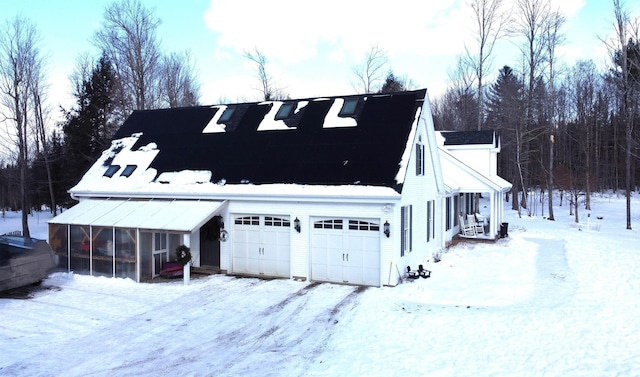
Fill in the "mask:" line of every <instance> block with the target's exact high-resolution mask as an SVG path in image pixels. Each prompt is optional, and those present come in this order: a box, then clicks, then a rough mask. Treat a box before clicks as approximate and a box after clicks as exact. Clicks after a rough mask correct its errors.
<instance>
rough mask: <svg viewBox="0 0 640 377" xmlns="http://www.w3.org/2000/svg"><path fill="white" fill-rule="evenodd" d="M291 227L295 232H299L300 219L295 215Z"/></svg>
mask: <svg viewBox="0 0 640 377" xmlns="http://www.w3.org/2000/svg"><path fill="white" fill-rule="evenodd" d="M293 228H294V229H295V230H296V232H298V233H300V219H298V218H297V217H296V219H295V220H293Z"/></svg>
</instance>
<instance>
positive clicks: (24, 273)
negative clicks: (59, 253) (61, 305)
mask: <svg viewBox="0 0 640 377" xmlns="http://www.w3.org/2000/svg"><path fill="white" fill-rule="evenodd" d="M54 267H55V262H54V256H53V250H51V247H50V246H49V244H48V243H47V242H46V241H43V240H39V239H36V238H28V237H22V236H15V235H3V236H0V292H1V291H6V290H9V289H14V288H18V287H23V286H26V285H30V284H34V283H38V282H40V281H42V280H43V279H44V278H46V277H47V276H48V275H49V273H50V272H51V271H52V270H53V268H54Z"/></svg>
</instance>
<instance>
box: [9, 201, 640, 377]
mask: <svg viewBox="0 0 640 377" xmlns="http://www.w3.org/2000/svg"><path fill="white" fill-rule="evenodd" d="M556 202H557V201H556ZM624 204H625V202H624V197H623V196H615V195H608V196H597V197H594V198H593V203H592V209H593V210H592V211H591V218H590V222H589V223H588V222H587V217H586V215H587V212H586V211H584V210H582V211H581V216H582V218H581V219H582V220H583V221H582V223H581V224H580V225H578V224H575V223H573V217H572V216H569V214H568V212H569V209H568V207H567V206H566V205H565V206H563V207H557V208H556V210H555V216H556V221H555V222H551V221H547V220H544V219H542V218H529V217H523V218H518V217H517V214H516V213H515V212H513V211H510V210H508V211H507V212H506V221H508V222H509V237H508V238H506V239H502V240H499V241H498V242H496V243H493V244H485V243H482V244H471V243H464V244H459V245H457V246H455V247H452V248H450V249H448V250H447V251H446V253H444V254H443V255H442V261H441V262H440V263H426V264H425V267H426V268H428V269H430V270H432V271H433V273H432V278H430V279H420V280H416V281H414V282H405V283H403V284H401V285H399V286H397V287H393V288H391V287H385V288H366V289H365V288H359V287H353V286H343V285H334V284H315V283H308V282H296V281H291V280H270V281H268V280H259V279H253V278H234V277H229V276H222V275H217V276H211V277H208V278H202V279H195V280H192V281H191V283H190V284H189V285H187V286H185V285H183V283H182V281H181V280H178V281H175V282H169V283H156V284H136V283H133V282H131V281H129V280H122V279H107V278H97V277H89V276H79V275H73V274H64V273H56V274H53V275H52V276H50V278H49V279H47V280H46V281H45V282H43V287H44V288H46V289H41V290H38V291H37V292H35V293H33V298H31V299H9V298H0V344H2V347H1V351H0V375H3V376H175V375H180V376H240V375H242V376H365V375H366V376H416V375H417V376H638V375H640V232H639V231H638V230H637V229H640V200H639V199H638V197H637V194H636V195H635V197H634V200H633V203H632V213H633V221H632V225H633V226H634V227H635V228H636V229H634V230H626V229H625V224H626V223H625V209H624V208H625V207H624ZM506 207H509V206H508V205H507V206H506ZM596 217H602V220H598V219H597V218H596ZM30 219H31V220H32V221H33V222H32V224H33V225H32V228H31V229H32V233H33V235H34V236H39V237H41V238H46V231H47V230H46V215H44V214H40V215H38V216H33V217H31V218H30ZM589 228H590V229H589ZM17 229H19V217H18V215H17V214H15V213H7V217H6V218H5V219H0V234H1V233H4V232H6V231H12V230H17Z"/></svg>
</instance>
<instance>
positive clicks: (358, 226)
mask: <svg viewBox="0 0 640 377" xmlns="http://www.w3.org/2000/svg"><path fill="white" fill-rule="evenodd" d="M349 230H370V231H374V232H377V231H379V230H380V225H378V224H375V223H370V222H367V221H358V220H349Z"/></svg>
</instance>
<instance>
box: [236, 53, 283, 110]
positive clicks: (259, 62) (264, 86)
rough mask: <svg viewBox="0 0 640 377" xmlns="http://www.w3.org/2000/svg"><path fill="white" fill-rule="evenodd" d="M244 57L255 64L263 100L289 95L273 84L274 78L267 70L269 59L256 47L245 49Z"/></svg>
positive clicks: (279, 98) (277, 98)
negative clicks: (251, 49)
mask: <svg viewBox="0 0 640 377" xmlns="http://www.w3.org/2000/svg"><path fill="white" fill-rule="evenodd" d="M244 57H245V58H247V59H249V60H251V61H252V62H254V63H255V64H256V68H257V70H258V80H259V81H260V86H261V89H260V90H261V92H262V95H263V97H264V100H265V101H273V100H282V99H286V98H287V97H289V96H288V94H287V93H286V92H285V91H284V89H282V88H279V87H277V86H276V85H275V80H274V78H273V77H272V76H271V75H270V74H269V73H268V72H267V64H268V63H269V60H268V59H267V57H266V56H265V55H264V54H263V53H262V52H261V51H260V50H258V48H257V47H254V49H253V51H249V50H245V51H244Z"/></svg>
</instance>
